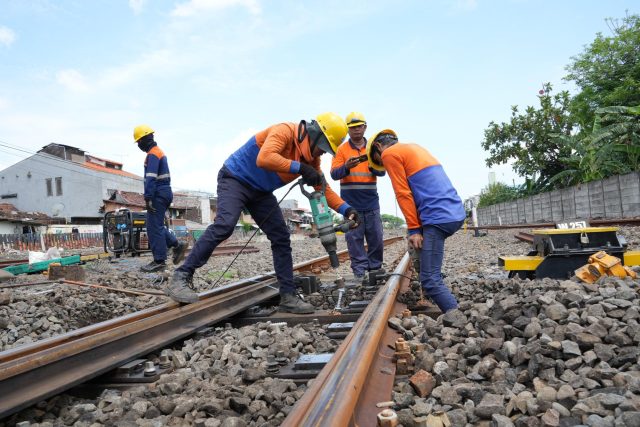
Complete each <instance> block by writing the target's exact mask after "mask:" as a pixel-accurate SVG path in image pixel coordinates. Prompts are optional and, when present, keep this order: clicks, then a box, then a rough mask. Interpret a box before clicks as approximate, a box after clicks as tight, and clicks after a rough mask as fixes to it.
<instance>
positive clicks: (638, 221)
mask: <svg viewBox="0 0 640 427" xmlns="http://www.w3.org/2000/svg"><path fill="white" fill-rule="evenodd" d="M588 222H589V224H590V225H591V226H592V227H597V226H608V225H634V226H638V225H640V218H615V219H591V220H589V221H588ZM555 226H556V224H555V223H554V222H538V223H532V224H504V225H480V226H478V227H468V228H469V229H470V230H504V229H509V228H554V227H555Z"/></svg>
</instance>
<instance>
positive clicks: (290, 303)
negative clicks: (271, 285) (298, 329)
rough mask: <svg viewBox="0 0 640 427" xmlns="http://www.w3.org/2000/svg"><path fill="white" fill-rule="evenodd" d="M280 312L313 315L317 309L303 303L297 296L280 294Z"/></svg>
mask: <svg viewBox="0 0 640 427" xmlns="http://www.w3.org/2000/svg"><path fill="white" fill-rule="evenodd" d="M280 311H282V312H286V313H294V314H311V313H313V312H314V311H315V308H313V306H312V305H311V304H309V303H308V302H304V301H302V298H300V297H299V296H298V295H295V294H280Z"/></svg>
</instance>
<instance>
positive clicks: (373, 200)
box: [331, 139, 384, 211]
mask: <svg viewBox="0 0 640 427" xmlns="http://www.w3.org/2000/svg"><path fill="white" fill-rule="evenodd" d="M365 141H366V139H365ZM366 153H367V146H366V143H365V145H364V146H362V147H360V148H358V147H356V146H355V145H353V143H352V142H351V140H348V141H346V142H344V143H342V144H341V145H340V146H339V147H338V151H337V152H336V156H335V157H334V158H333V161H332V162H331V178H333V179H335V180H338V179H339V180H340V197H342V198H343V199H344V200H345V201H346V202H347V203H349V204H350V205H351V206H353V207H354V208H355V209H356V210H359V211H370V210H374V209H380V199H379V197H378V187H377V185H376V176H384V172H379V171H376V170H373V169H370V168H369V163H368V162H362V163H359V164H358V165H356V166H355V167H353V168H351V169H350V170H347V168H345V167H344V164H345V163H346V162H347V160H349V159H350V158H351V157H357V156H361V155H363V154H366Z"/></svg>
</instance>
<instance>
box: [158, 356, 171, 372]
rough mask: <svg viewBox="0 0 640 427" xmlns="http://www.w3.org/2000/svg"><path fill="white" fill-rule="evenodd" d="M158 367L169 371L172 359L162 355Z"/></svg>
mask: <svg viewBox="0 0 640 427" xmlns="http://www.w3.org/2000/svg"><path fill="white" fill-rule="evenodd" d="M158 366H160V368H162V369H168V368H170V367H171V358H170V357H169V355H168V354H161V355H160V359H159V360H158Z"/></svg>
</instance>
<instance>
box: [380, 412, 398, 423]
mask: <svg viewBox="0 0 640 427" xmlns="http://www.w3.org/2000/svg"><path fill="white" fill-rule="evenodd" d="M397 425H398V415H397V414H396V412H395V411H394V410H393V409H385V410H383V411H381V412H380V413H378V427H396V426H397Z"/></svg>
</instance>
